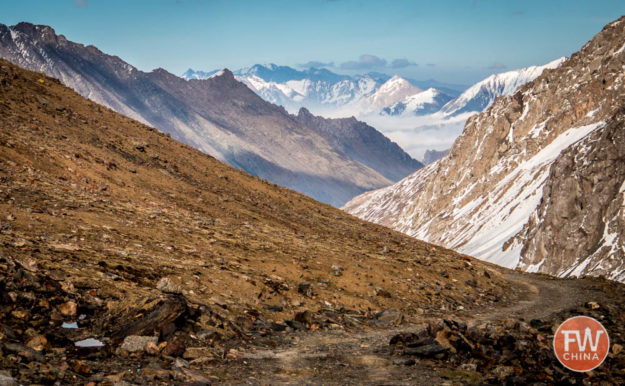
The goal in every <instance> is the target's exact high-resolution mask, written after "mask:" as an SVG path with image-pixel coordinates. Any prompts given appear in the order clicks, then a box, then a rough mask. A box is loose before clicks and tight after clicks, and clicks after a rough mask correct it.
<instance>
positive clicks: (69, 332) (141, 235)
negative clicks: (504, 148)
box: [0, 61, 508, 383]
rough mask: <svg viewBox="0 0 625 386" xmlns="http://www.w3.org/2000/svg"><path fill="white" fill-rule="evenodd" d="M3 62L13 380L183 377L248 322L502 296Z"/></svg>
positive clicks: (1, 167) (434, 256) (477, 266)
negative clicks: (86, 343) (88, 342)
mask: <svg viewBox="0 0 625 386" xmlns="http://www.w3.org/2000/svg"><path fill="white" fill-rule="evenodd" d="M0 69H1V71H0V90H1V94H0V95H1V96H2V100H1V101H0V125H1V126H0V173H1V174H0V183H1V184H0V208H1V210H0V211H1V212H2V213H3V216H2V219H1V220H0V221H1V223H0V246H1V248H0V259H1V261H0V272H1V275H0V277H1V279H0V283H1V284H0V288H1V289H2V292H1V297H0V298H1V302H2V308H1V315H2V316H1V318H0V321H1V323H2V328H3V330H2V331H3V332H2V335H1V337H2V344H1V346H0V347H1V351H2V355H1V356H0V358H1V360H2V363H3V365H2V366H1V367H2V368H3V369H4V370H10V373H11V374H10V376H13V377H16V379H18V381H20V382H26V383H31V382H35V383H54V382H55V381H59V382H61V383H75V382H83V381H84V382H87V381H88V380H94V381H102V382H103V381H107V382H109V381H110V382H112V381H114V380H115V379H117V378H115V377H118V378H119V379H122V378H123V379H125V380H128V381H139V380H141V379H146V378H145V377H148V378H147V379H161V380H164V382H165V381H167V380H173V379H177V380H181V379H182V380H185V379H191V380H192V379H193V374H194V373H193V371H194V370H193V369H197V368H205V367H212V366H213V365H212V364H211V363H213V362H214V361H217V362H218V363H226V362H228V361H229V360H233V359H236V358H238V355H239V354H237V353H238V352H239V351H238V350H239V348H238V347H239V346H240V345H242V344H244V343H245V342H248V341H250V340H252V341H254V340H256V339H258V340H261V341H262V340H263V339H265V338H266V337H272V338H271V339H274V338H275V339H278V340H280V339H281V338H280V337H282V336H283V335H284V334H287V333H288V332H289V331H290V332H293V331H296V330H297V331H299V330H309V329H312V330H315V329H327V328H336V329H343V328H348V327H349V326H351V325H358V326H360V325H369V324H370V325H372V326H375V325H376V324H384V323H386V322H388V321H389V320H391V321H397V320H398V318H400V316H401V315H405V316H401V319H406V320H412V319H413V318H415V317H417V316H418V315H422V314H425V313H428V314H439V313H443V312H446V311H449V310H455V309H458V308H465V309H470V308H473V307H481V306H484V305H487V304H491V303H493V302H503V301H505V300H506V299H507V297H508V295H507V288H508V286H507V284H506V282H505V280H503V279H502V278H500V277H499V276H497V275H496V274H495V272H494V271H493V273H492V274H489V273H488V270H489V269H490V268H488V267H487V266H484V265H482V264H481V263H478V262H476V261H474V260H472V259H470V258H468V257H463V256H460V255H458V254H456V253H454V252H451V251H448V250H445V249H442V248H439V247H435V246H431V245H428V244H425V243H422V242H419V241H416V240H413V239H410V238H408V237H405V236H403V235H401V234H400V233H396V232H394V231H391V230H388V229H386V228H382V227H378V226H375V225H373V224H368V223H365V222H362V221H360V220H357V219H355V218H353V217H351V216H349V215H346V214H344V213H343V212H341V211H339V210H336V209H333V208H332V207H330V206H327V205H324V204H320V203H318V202H316V201H314V200H312V199H310V198H307V197H305V196H303V195H300V194H297V193H295V192H292V191H290V190H288V189H285V188H280V187H278V186H276V185H274V184H272V183H269V182H266V181H263V180H260V179H257V178H254V177H251V176H249V175H248V174H246V173H244V172H241V171H237V170H235V169H232V168H231V167H229V166H227V165H225V164H222V163H221V162H219V161H217V160H215V159H214V158H212V157H210V156H207V155H205V154H203V153H201V152H200V151H198V150H195V149H193V148H191V147H189V146H187V145H183V144H181V143H179V142H176V141H175V140H173V139H171V138H170V137H169V136H168V135H165V134H162V133H159V132H158V131H156V130H155V129H153V128H150V127H148V126H145V125H143V124H141V123H138V122H136V121H133V120H131V119H129V118H125V117H122V116H120V115H118V114H116V113H114V112H112V111H111V110H108V109H107V108H106V107H103V106H100V105H97V104H95V103H93V102H90V101H87V100H84V99H83V98H82V97H80V96H79V95H77V94H76V93H74V92H73V91H71V90H70V89H68V88H66V87H64V86H62V85H60V84H59V82H58V81H57V80H55V79H53V78H49V77H47V76H44V75H41V74H38V73H32V72H27V71H25V70H21V69H18V68H17V67H15V66H14V65H12V64H9V63H8V62H4V61H2V62H1V66H0ZM489 276H490V277H489ZM64 323H65V324H64ZM63 326H65V327H66V328H64V327H63ZM274 335H275V336H277V337H274ZM128 336H144V337H145V336H155V337H157V339H156V340H155V341H154V342H153V341H152V340H150V339H151V338H150V339H148V338H128ZM90 338H92V339H97V340H98V341H99V342H102V343H103V344H104V346H103V348H97V347H90V348H89V347H87V348H85V347H79V346H76V345H75V343H76V342H80V341H82V340H85V339H90ZM137 339H139V340H137ZM141 339H144V340H141ZM146 339H147V340H146ZM148 340H149V341H150V342H152V343H154V345H156V347H155V346H154V345H150V347H149V348H146V350H147V352H148V353H151V354H149V355H148V354H145V353H144V350H143V349H144V346H146V347H147V342H148ZM124 342H126V343H124ZM137 342H139V343H137ZM124 345H125V346H124ZM137 345H138V349H137ZM123 347H126V348H123ZM135 350H138V351H139V352H140V354H136V353H135ZM178 359H180V360H178ZM129 363H130V364H132V368H135V369H138V370H136V371H134V370H133V371H132V372H127V371H126V369H128V368H129ZM181 369H185V370H181ZM185 374H186V375H185ZM189 374H191V375H189ZM107 377H108V378H107ZM150 377H151V378H150ZM171 377H174V378H171ZM175 377H179V378H175ZM189 377H190V378H189Z"/></svg>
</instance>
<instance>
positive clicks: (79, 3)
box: [74, 0, 89, 8]
mask: <svg viewBox="0 0 625 386" xmlns="http://www.w3.org/2000/svg"><path fill="white" fill-rule="evenodd" d="M88 6H89V0H74V7H76V8H87V7H88Z"/></svg>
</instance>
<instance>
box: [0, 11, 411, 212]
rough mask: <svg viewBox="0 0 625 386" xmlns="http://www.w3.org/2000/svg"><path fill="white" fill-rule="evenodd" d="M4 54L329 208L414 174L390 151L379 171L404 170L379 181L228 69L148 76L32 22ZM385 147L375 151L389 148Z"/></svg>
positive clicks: (1, 46) (19, 28) (17, 30)
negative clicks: (204, 74)
mask: <svg viewBox="0 0 625 386" xmlns="http://www.w3.org/2000/svg"><path fill="white" fill-rule="evenodd" d="M0 57H3V58H5V59H7V60H9V61H11V62H13V63H15V64H17V65H19V66H21V67H24V68H27V69H30V70H35V71H40V72H44V73H46V74H48V75H50V76H53V77H56V78H58V79H59V80H61V82H62V83H63V84H65V85H67V86H69V87H71V88H73V89H74V90H75V91H77V92H78V93H80V94H81V95H83V96H85V97H87V98H89V99H91V100H93V101H95V102H98V103H100V104H103V105H105V106H108V107H110V108H111V109H113V110H115V111H117V112H119V113H121V114H124V115H126V116H128V117H131V118H133V119H137V120H139V121H141V122H143V123H147V124H150V125H152V126H154V127H156V128H158V129H159V130H161V131H162V132H165V133H169V134H171V135H172V137H173V138H175V139H177V140H180V141H182V142H184V143H186V144H189V145H191V146H193V147H196V148H198V149H200V150H202V151H204V152H205V153H207V154H210V155H212V156H214V157H216V158H218V159H219V160H221V161H224V162H226V163H228V164H230V165H232V166H234V167H237V168H240V169H242V170H244V171H246V172H248V173H250V174H253V175H255V176H259V177H262V178H265V179H267V180H270V181H272V182H275V183H277V184H280V185H283V186H287V187H289V188H292V189H294V190H297V191H299V192H302V193H305V194H308V195H310V196H312V197H314V198H316V199H318V200H320V201H323V202H326V203H330V204H333V205H341V204H343V203H345V202H346V201H347V200H349V199H350V198H351V197H353V196H355V195H357V194H360V193H362V192H364V191H367V190H371V189H375V188H380V187H383V186H387V185H389V184H391V183H392V182H394V181H397V180H398V179H399V178H402V177H404V176H406V175H407V174H409V173H411V172H413V171H414V170H416V168H417V167H418V166H417V167H414V168H413V165H418V164H417V163H415V161H414V160H413V159H411V158H410V157H409V156H408V155H407V154H405V153H403V151H402V150H401V149H399V148H397V147H394V148H393V149H391V150H392V151H393V152H399V153H401V156H400V157H396V156H395V154H386V155H387V156H388V160H389V165H386V166H385V168H394V169H396V170H402V172H398V173H395V176H396V177H395V178H394V179H388V178H387V177H384V176H383V175H382V174H383V173H381V172H380V170H375V169H372V168H370V167H368V166H365V164H363V163H361V162H360V161H357V160H355V159H352V158H350V157H349V156H348V155H346V154H345V153H343V152H341V150H340V149H341V148H343V147H346V146H349V144H344V143H341V142H340V141H339V142H338V143H337V142H336V141H335V143H334V144H330V143H328V141H327V140H325V139H324V138H323V137H321V136H320V135H318V134H317V133H316V132H315V130H311V129H310V128H308V127H306V126H305V125H303V124H301V123H300V122H298V120H297V118H296V117H295V116H292V115H289V114H288V113H287V112H286V111H285V110H284V108H282V107H278V106H275V105H273V104H271V103H268V102H266V101H264V100H263V99H261V98H260V97H259V96H257V95H256V94H255V93H254V92H252V91H251V90H250V89H249V88H248V87H246V86H245V85H244V84H242V83H240V82H238V81H237V80H235V78H234V76H233V74H232V73H231V72H230V71H228V70H224V71H221V72H219V73H216V74H213V76H212V77H210V78H209V79H204V80H197V79H193V80H189V81H187V80H184V79H182V78H179V77H177V76H175V75H172V74H170V73H168V72H167V71H165V70H163V69H157V70H154V71H152V72H149V73H145V72H142V71H139V70H137V69H136V68H134V67H133V66H131V65H129V64H128V63H126V62H124V61H123V60H122V59H120V58H118V57H115V56H110V55H106V54H104V53H102V52H101V51H99V50H98V49H97V48H96V47H93V46H86V47H85V46H83V45H82V44H77V43H73V42H70V41H68V40H67V39H66V38H65V37H64V36H62V35H56V34H55V32H54V30H53V29H52V28H50V27H47V26H37V25H32V24H28V23H20V24H17V25H15V26H12V27H7V26H4V25H0ZM380 136H381V135H380ZM381 137H383V136H381ZM335 139H336V138H335ZM384 139H385V138H384ZM386 142H388V140H386V141H383V142H381V143H380V146H381V148H380V149H378V151H377V152H378V153H384V151H385V150H384V149H390V147H389V146H387V143H386ZM370 146H371V147H375V144H374V143H371V144H370ZM370 164H372V165H373V164H377V163H376V162H370ZM385 170H386V169H385ZM402 173H403V175H402ZM387 174H388V173H387Z"/></svg>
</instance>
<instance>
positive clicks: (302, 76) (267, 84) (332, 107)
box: [182, 58, 564, 162]
mask: <svg viewBox="0 0 625 386" xmlns="http://www.w3.org/2000/svg"><path fill="white" fill-rule="evenodd" d="M563 60H564V58H560V59H557V60H554V61H552V62H550V63H548V64H546V65H544V66H532V67H527V68H522V69H518V70H512V71H507V72H504V73H500V74H494V75H491V76H489V77H488V78H486V79H484V80H482V81H480V82H478V83H476V84H475V85H473V86H471V87H466V86H461V85H452V84H445V83H441V82H437V81H435V80H427V81H415V80H412V79H405V78H402V77H400V76H397V75H394V76H389V75H386V74H380V73H368V74H363V75H356V76H348V75H341V74H336V73H334V72H332V71H330V70H328V69H325V68H321V69H317V68H309V69H305V70H297V69H294V68H292V67H288V66H278V65H275V64H267V65H261V64H257V65H254V66H252V67H248V68H243V69H239V70H235V71H234V72H233V73H234V76H235V78H236V79H237V80H239V81H241V82H243V83H245V84H246V85H247V86H248V87H249V88H250V89H252V90H253V91H254V92H256V93H257V94H258V95H259V96H260V97H262V98H263V99H265V100H266V101H269V102H271V103H274V104H277V105H280V106H283V107H284V108H285V109H287V110H288V111H290V112H292V113H296V112H297V111H298V110H299V109H300V108H302V107H303V108H306V109H307V110H308V111H310V112H312V113H313V114H317V115H321V116H324V117H327V118H344V117H351V116H353V117H356V118H358V119H359V120H362V121H364V122H367V123H368V124H369V125H371V126H374V127H376V128H377V129H378V130H381V131H382V132H383V133H384V134H386V135H388V136H389V137H390V138H392V139H395V140H396V141H398V142H399V143H400V144H401V145H402V147H404V148H405V149H406V150H407V151H408V152H409V153H410V154H411V155H413V156H414V157H417V158H419V159H425V152H426V151H428V150H431V152H430V153H428V161H430V162H431V161H433V160H434V159H432V156H434V155H436V154H441V153H440V152H443V151H445V150H448V149H449V147H450V146H451V144H452V142H453V140H454V139H455V138H456V137H457V136H458V135H459V134H460V132H461V131H462V127H463V125H464V122H465V120H466V119H467V118H468V117H470V116H471V115H473V114H477V113H480V112H482V111H484V110H485V109H486V108H488V106H490V105H491V104H492V103H493V102H494V100H495V99H496V98H497V97H499V96H508V95H511V94H512V93H513V92H514V91H515V90H516V89H517V88H518V87H519V86H521V85H523V84H525V83H527V82H530V81H532V80H533V79H535V78H536V77H537V76H538V75H540V74H541V73H542V71H543V70H544V69H545V68H554V67H557V66H558V65H559V64H560V63H561V62H562V61H563ZM220 71H221V70H214V71H209V72H203V71H195V70H192V69H189V70H188V71H187V72H185V73H184V74H183V75H182V77H183V78H185V79H207V78H210V77H212V76H215V75H216V74H219V73H220Z"/></svg>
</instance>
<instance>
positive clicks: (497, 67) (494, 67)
mask: <svg viewBox="0 0 625 386" xmlns="http://www.w3.org/2000/svg"><path fill="white" fill-rule="evenodd" d="M506 68H508V66H506V65H505V64H503V63H501V62H495V63H493V64H492V65H490V66H489V67H488V69H489V70H505V69H506Z"/></svg>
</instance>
